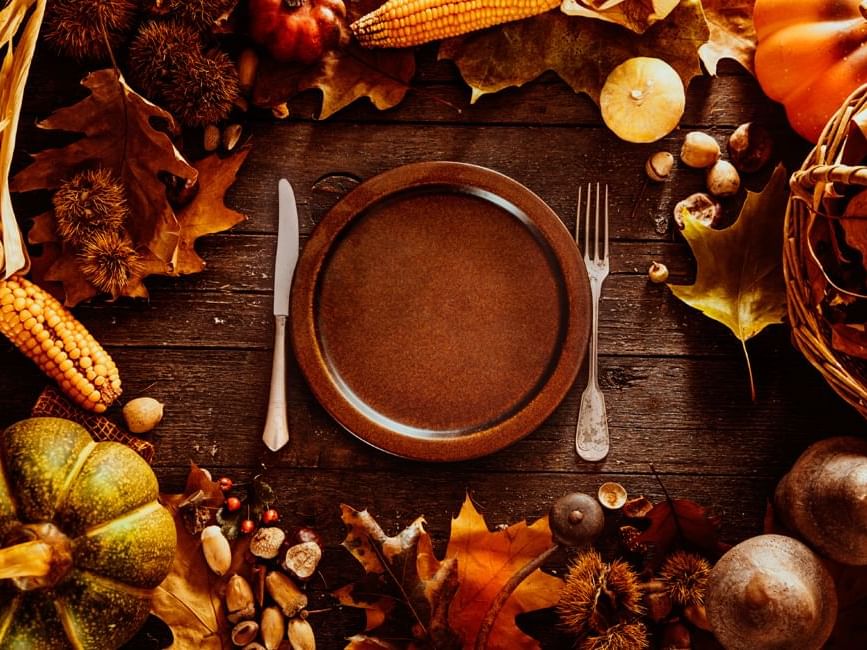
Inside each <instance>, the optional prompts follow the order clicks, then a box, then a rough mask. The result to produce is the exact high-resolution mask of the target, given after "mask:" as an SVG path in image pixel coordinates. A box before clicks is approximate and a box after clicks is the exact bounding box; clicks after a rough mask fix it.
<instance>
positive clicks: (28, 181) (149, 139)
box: [12, 69, 197, 262]
mask: <svg viewBox="0 0 867 650" xmlns="http://www.w3.org/2000/svg"><path fill="white" fill-rule="evenodd" d="M82 85H83V86H84V87H85V88H87V89H88V90H89V91H90V94H89V95H88V96H87V97H85V98H84V99H82V100H81V101H80V102H78V103H77V104H74V105H72V106H68V107H66V108H61V109H60V110H58V111H56V112H55V113H54V114H53V115H51V116H50V117H48V118H47V119H45V120H43V121H42V122H39V124H38V126H39V127H40V128H42V129H52V130H58V131H70V132H75V133H82V134H84V137H83V138H81V139H79V140H76V141H75V142H73V143H71V144H68V145H66V146H65V147H61V148H58V149H46V150H45V151H41V152H39V153H36V154H34V155H33V163H32V164H30V165H29V166H28V167H26V168H25V169H23V170H22V171H21V172H20V173H19V174H18V175H17V176H15V178H14V179H12V191H14V192H29V191H31V190H54V189H57V188H58V187H59V186H60V185H61V183H62V182H63V181H64V180H67V179H69V178H71V177H72V176H73V175H74V174H75V173H77V172H79V171H81V170H82V169H87V168H88V167H92V166H94V165H99V166H100V167H102V168H104V169H109V170H111V171H112V172H114V174H115V176H116V177H117V178H119V179H120V180H121V182H122V183H123V185H124V187H125V188H126V189H127V201H128V203H129V207H130V212H131V214H132V216H133V218H132V219H130V222H129V224H128V225H127V227H128V230H129V232H130V235H131V236H132V239H133V241H134V242H135V243H136V244H139V245H144V246H146V247H147V248H148V249H149V250H150V251H151V252H152V253H153V254H154V255H155V256H156V257H157V258H159V259H160V260H163V261H166V262H168V261H170V260H171V259H172V256H173V255H174V252H175V249H176V248H177V244H178V221H177V218H176V216H175V213H174V210H173V209H172V206H171V205H170V204H169V200H168V197H167V195H166V187H165V184H164V183H163V181H162V179H161V178H160V176H161V175H162V174H171V175H172V176H175V177H178V178H180V179H182V181H183V182H185V183H187V184H188V185H192V184H194V183H195V182H196V177H197V175H196V170H195V169H193V168H192V167H191V166H190V165H189V163H188V162H187V161H186V160H185V159H184V157H183V156H182V155H181V153H180V152H179V151H178V150H177V149H176V148H175V146H174V144H172V141H171V140H170V139H169V136H168V135H167V132H168V133H176V132H177V125H176V123H175V120H174V118H173V117H172V116H171V115H169V114H168V113H167V112H166V111H164V110H163V109H161V108H159V107H158V106H156V105H154V104H152V103H151V102H149V101H148V100H147V99H145V98H144V97H142V96H141V95H139V94H138V93H136V92H135V91H134V90H132V89H131V88H130V87H129V86H128V85H127V84H126V82H125V81H124V79H123V77H121V76H120V75H119V74H118V73H117V71H115V70H113V69H106V70H97V71H96V72H92V73H90V74H88V75H87V76H86V77H85V78H84V80H83V81H82ZM155 120H159V121H160V122H162V123H164V124H165V125H166V128H167V132H166V131H162V130H159V129H157V128H155V127H154V125H153V122H154V121H155Z"/></svg>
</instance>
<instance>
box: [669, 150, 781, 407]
mask: <svg viewBox="0 0 867 650" xmlns="http://www.w3.org/2000/svg"><path fill="white" fill-rule="evenodd" d="M787 198H788V183H787V175H786V170H785V168H784V167H783V166H782V165H780V166H778V167H777V169H776V170H775V171H774V174H773V176H772V177H771V180H770V181H768V184H767V186H766V187H765V188H764V190H762V191H761V192H759V193H754V192H747V199H746V201H745V202H744V205H743V208H741V212H740V215H739V216H738V219H737V221H736V222H735V223H734V225H732V226H730V227H728V228H725V229H723V230H714V229H712V228H709V227H707V226H704V225H702V224H701V223H699V222H698V221H696V220H695V219H693V218H691V217H690V216H689V215H688V214H684V215H683V217H684V218H683V221H684V229H683V236H684V237H685V238H686V241H687V242H688V243H689V245H690V248H692V252H693V254H694V255H695V259H696V263H697V265H698V270H697V273H696V280H695V284H693V285H688V286H687V285H671V284H670V285H669V287H670V288H671V291H672V293H674V295H675V296H677V297H678V298H679V299H680V300H682V301H684V302H685V303H686V304H688V305H690V306H691V307H695V308H696V309H698V310H700V311H701V312H702V313H704V314H705V315H706V316H708V317H709V318H713V319H714V320H716V321H719V322H720V323H722V324H723V325H725V326H726V327H728V328H729V329H730V330H731V331H732V333H733V334H734V335H735V336H736V337H737V339H738V340H739V341H740V342H741V344H742V346H743V350H744V355H745V356H746V360H747V370H748V372H749V376H750V389H751V392H752V395H753V399H755V393H756V391H755V384H754V382H753V375H752V369H751V367H750V359H749V355H748V354H747V346H746V342H747V340H748V339H750V338H752V337H753V336H755V335H756V334H758V333H759V332H761V331H762V330H763V329H764V328H765V327H767V326H768V325H773V324H775V323H782V322H783V317H784V316H785V315H786V286H785V282H784V280H783V268H782V261H783V260H782V250H783V217H784V215H785V211H786V201H787Z"/></svg>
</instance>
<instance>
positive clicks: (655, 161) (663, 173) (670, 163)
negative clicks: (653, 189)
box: [644, 151, 674, 183]
mask: <svg viewBox="0 0 867 650" xmlns="http://www.w3.org/2000/svg"><path fill="white" fill-rule="evenodd" d="M673 167H674V156H673V155H671V153H670V152H668V151H657V152H656V153H654V154H651V155H650V157H649V158H648V159H647V162H646V163H645V164H644V171H645V173H646V174H647V177H648V178H649V179H650V180H652V181H656V182H657V183H661V182H662V181H664V180H666V179H667V178H668V177H669V176H671V170H672V168H673Z"/></svg>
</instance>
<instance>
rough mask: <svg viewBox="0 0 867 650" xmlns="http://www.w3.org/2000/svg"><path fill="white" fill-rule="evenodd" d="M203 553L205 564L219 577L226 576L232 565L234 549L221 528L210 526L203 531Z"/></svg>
mask: <svg viewBox="0 0 867 650" xmlns="http://www.w3.org/2000/svg"><path fill="white" fill-rule="evenodd" d="M202 552H203V553H204V554H205V562H207V563H208V566H209V567H210V568H211V571H213V572H214V573H216V574H217V575H218V576H221V575H223V574H225V573H226V571H228V570H229V567H230V566H231V565H232V548H231V547H230V546H229V540H228V539H226V536H225V535H223V531H222V530H220V527H219V526H208V527H207V528H205V530H203V531H202Z"/></svg>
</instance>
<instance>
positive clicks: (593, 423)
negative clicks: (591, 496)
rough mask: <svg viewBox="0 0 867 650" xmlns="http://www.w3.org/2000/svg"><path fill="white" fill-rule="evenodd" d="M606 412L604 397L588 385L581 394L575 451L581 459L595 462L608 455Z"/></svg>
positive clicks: (596, 389)
mask: <svg viewBox="0 0 867 650" xmlns="http://www.w3.org/2000/svg"><path fill="white" fill-rule="evenodd" d="M608 448H609V438H608V414H607V413H606V410H605V397H604V396H603V395H602V391H600V390H599V389H598V388H597V387H596V386H594V385H592V384H591V385H589V386H587V389H586V390H585V391H584V393H583V394H582V395H581V406H580V410H579V411H578V426H577V427H576V430H575V451H577V452H578V456H580V457H581V458H582V459H584V460H587V461H590V462H596V461H599V460H602V459H603V458H605V457H606V456H607V455H608Z"/></svg>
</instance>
